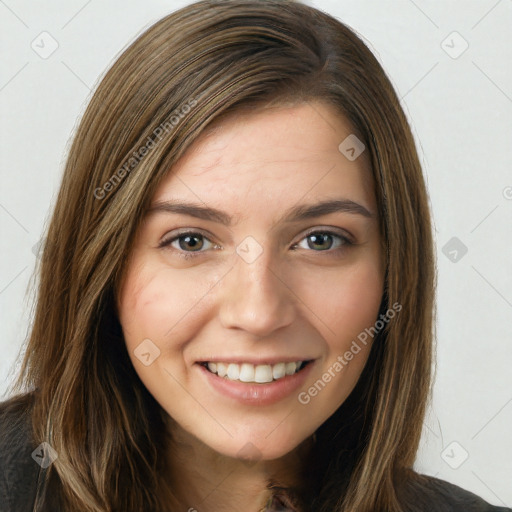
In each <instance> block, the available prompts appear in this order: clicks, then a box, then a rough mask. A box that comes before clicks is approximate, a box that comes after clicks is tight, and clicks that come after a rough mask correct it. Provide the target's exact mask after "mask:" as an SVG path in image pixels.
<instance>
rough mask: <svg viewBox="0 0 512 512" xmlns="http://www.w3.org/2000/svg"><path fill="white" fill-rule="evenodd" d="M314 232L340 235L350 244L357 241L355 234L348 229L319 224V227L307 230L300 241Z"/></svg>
mask: <svg viewBox="0 0 512 512" xmlns="http://www.w3.org/2000/svg"><path fill="white" fill-rule="evenodd" d="M314 233H324V234H330V235H336V236H339V237H340V238H343V239H344V240H346V241H347V242H348V243H350V244H355V243H356V239H355V238H354V236H353V235H352V234H351V233H349V232H348V231H347V230H345V229H341V228H335V227H333V226H318V227H314V228H310V229H308V230H307V231H306V233H305V234H304V235H302V236H301V238H300V239H299V241H298V242H301V241H302V240H303V239H304V238H306V237H308V236H309V235H312V234H314ZM298 242H297V243H298ZM294 245H296V244H294Z"/></svg>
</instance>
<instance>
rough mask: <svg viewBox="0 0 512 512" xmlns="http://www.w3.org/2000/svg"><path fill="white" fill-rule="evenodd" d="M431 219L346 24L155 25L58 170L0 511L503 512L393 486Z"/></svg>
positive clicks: (376, 72) (412, 478) (287, 15)
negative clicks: (60, 173) (61, 175)
mask: <svg viewBox="0 0 512 512" xmlns="http://www.w3.org/2000/svg"><path fill="white" fill-rule="evenodd" d="M429 215H430V214H429V210H428V203H427V194H426V190H425V184H424V181H423V177H422V173H421V168H420V164H419V161H418V157H417V154H416V150H415V146H414V142H413V137H412V135H411V132H410V129H409V127H408V125H407V121H406V118H405V116H404V114H403V112H402V110H401V107H400V105H399V101H398V99H397V97H396V94H395V92H394V91H393V88H392V86H391V84H390V82H389V80H388V79H387V78H386V76H385V74H384V72H383V70H382V69H381V67H380V65H379V64H378V63H377V61H376V59H375V58H374V57H373V55H372V54H371V52H370V51H369V50H368V49H367V48H366V47H365V45H364V44H363V43H362V42H361V41H360V40H359V39H358V38H357V37H356V36H355V35H354V33H353V32H352V31H351V30H350V29H348V28H347V27H346V26H344V25H343V24H341V23H340V22H338V21H336V20H335V19H333V18H331V17H330V16H328V15H326V14H324V13H321V12H319V11H317V10H315V9H313V8H311V7H307V6H305V5H301V4H299V3H295V2H288V1H284V2H283V1H274V0H270V1H264V2H263V1H243V0H242V1H239V0H235V1H214V2H209V1H208V2H206V1H205V2H199V3H196V4H192V5H190V6H189V7H187V8H185V9H182V10H180V11H178V12H176V13H173V14H171V15H169V16H167V17H166V18H164V19H162V20H161V21H160V22H158V23H156V24H155V25H154V26H153V27H151V28H150V29H149V30H148V31H146V32H145V33H144V34H142V36H140V37H139V38H138V39H137V40H136V41H135V42H134V43H133V44H132V45H131V46H130V47H129V48H128V49H127V50H126V51H125V52H124V53H123V54H122V55H121V57H120V58H119V59H118V60H117V62H116V63H115V64H114V66H113V67H112V69H110V71H109V72H108V73H107V75H106V76H105V78H104V79H103V81H102V82H101V84H100V85H99V87H98V89H97V91H96V92H95V94H94V96H93V98H92V100H91V102H90V104H89V106H88V108H87V111H86V112H85V115H84V117H83V119H82V121H81V123H80V126H79V128H78V131H77V133H76V136H75V138H74V142H73V145H72V147H71V150H70V154H69V157H68V161H67V165H66V169H65V174H64V178H63V182H62V186H61V190H60V193H59V197H58V200H57V205H56V207H55V211H54V214H53V218H52V221H51V224H50V227H49V231H48V236H47V241H46V244H45V247H44V252H43V257H42V263H41V269H40V284H39V296H38V302H37V308H36V311H35V318H34V325H33V329H32V333H31V337H30V340H29V344H28V348H27V352H26V356H25V359H24V363H23V367H22V370H21V373H20V376H19V379H18V381H17V384H16V388H15V389H16V390H18V391H20V393H19V394H18V396H16V397H14V398H12V399H11V400H9V401H8V402H5V403H3V404H2V407H1V416H0V418H1V419H0V421H1V432H2V435H1V440H0V446H1V455H2V480H1V481H2V484H1V486H2V487H1V490H2V493H1V497H2V500H3V503H2V506H3V508H2V510H8V511H11V510H12V511H14V510H16V511H17V512H18V511H20V512H21V511H24V510H31V511H32V510H35V511H54V510H59V511H91V512H92V511H94V512H100V511H123V512H127V511H141V510H144V511H173V512H174V511H179V510H188V511H189V512H192V511H199V512H203V511H204V512H209V511H220V510H226V511H227V510H246V511H249V512H252V511H254V512H256V511H261V510H267V511H272V510H274V511H275V510H295V511H299V510H301V511H338V512H341V511H344V512H345V511H358V512H359V511H361V512H363V511H368V512H369V511H377V510H379V511H381V510H382V511H383V510H385V511H396V512H398V511H404V512H405V511H426V510H429V511H430V510H440V511H441V510H461V511H465V512H468V511H487V510H488V511H491V510H495V511H499V510H506V509H503V508H497V507H492V506H490V505H488V504H486V503H485V502H484V501H483V500H481V499H480V498H478V497H476V496H474V495H473V494H471V493H469V492H467V491H464V490H462V489H460V488H458V487H455V486H453V485H450V484H448V483H446V482H442V481H440V480H436V479H433V478H428V477H425V476H421V475H418V474H416V473H415V472H414V471H413V470H412V464H413V462H414V459H415V455H416V451H417V448H418V443H419V439H420V434H421V429H422V424H423V417H424V412H425V407H426V402H427V398H428V393H429V388H430V378H431V375H430V373H431V370H430V369H431V358H432V339H433V309H434V303H433V299H434V286H435V269H434V257H433V242H432V235H431V225H430V220H429V219H430V217H429ZM22 391H23V392H22ZM36 463H37V464H36ZM4 503H6V505H4Z"/></svg>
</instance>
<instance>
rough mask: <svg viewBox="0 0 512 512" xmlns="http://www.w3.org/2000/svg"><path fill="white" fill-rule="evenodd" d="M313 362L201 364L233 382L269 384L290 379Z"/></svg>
mask: <svg viewBox="0 0 512 512" xmlns="http://www.w3.org/2000/svg"><path fill="white" fill-rule="evenodd" d="M311 362H312V360H304V361H287V362H285V361H283V362H278V363H275V364H257V365H255V364H252V363H229V362H220V361H216V362H210V361H204V362H201V363H199V364H200V365H201V366H203V367H204V368H206V370H208V371H209V372H210V373H212V374H214V375H217V376H218V377H222V378H224V379H226V380H230V381H233V382H244V383H250V384H268V383H270V382H274V381H278V380H281V379H284V378H285V377H290V376H292V375H295V374H297V373H299V372H301V371H303V370H304V368H305V367H306V366H308V365H309V364H310V363H311Z"/></svg>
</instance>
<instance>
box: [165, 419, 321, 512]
mask: <svg viewBox="0 0 512 512" xmlns="http://www.w3.org/2000/svg"><path fill="white" fill-rule="evenodd" d="M171 432H172V441H171V446H170V454H171V458H170V461H171V462H170V464H171V479H172V488H173V494H174V495H175V496H176V498H177V499H178V501H179V503H180V506H181V509H182V510H184V511H185V510H186V511H190V512H194V511H196V512H228V511H229V512H231V511H233V510H245V511H247V512H260V511H261V510H264V509H265V506H266V504H267V503H268V501H269V499H270V498H271V496H272V490H271V489H269V486H270V485H276V486H278V487H284V488H288V487H300V484H301V469H302V464H301V461H304V460H305V456H306V454H307V453H308V451H309V450H310V449H311V443H312V440H311V438H309V439H307V440H306V441H304V442H303V443H302V444H301V445H300V446H298V447H297V448H295V449H294V450H293V451H292V452H290V453H288V454H286V455H285V456H283V457H281V458H279V459H275V460H258V461H245V460H240V459H236V458H232V457H227V456H224V455H221V454H219V453H218V452H215V451H214V450H212V449H211V448H210V447H208V446H207V445H205V444H204V443H202V442H201V441H199V440H198V439H197V438H196V437H194V436H192V435H191V434H189V433H188V432H186V431H184V430H183V429H182V428H181V427H179V426H178V425H176V424H175V423H174V424H173V425H172V431H171Z"/></svg>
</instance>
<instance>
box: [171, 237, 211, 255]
mask: <svg viewBox="0 0 512 512" xmlns="http://www.w3.org/2000/svg"><path fill="white" fill-rule="evenodd" d="M175 240H177V241H178V245H179V248H180V249H181V250H183V251H189V250H190V251H192V252H197V251H200V250H201V249H202V248H203V246H204V238H203V236H202V235H199V234H195V235H181V236H179V237H177V238H176V239H175Z"/></svg>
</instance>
